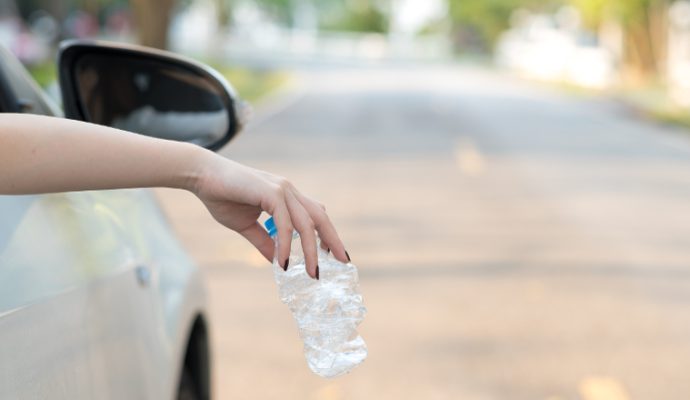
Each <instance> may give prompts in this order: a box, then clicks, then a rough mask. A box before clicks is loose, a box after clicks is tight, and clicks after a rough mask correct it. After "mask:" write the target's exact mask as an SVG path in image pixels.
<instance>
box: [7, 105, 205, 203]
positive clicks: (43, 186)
mask: <svg viewBox="0 0 690 400" xmlns="http://www.w3.org/2000/svg"><path fill="white" fill-rule="evenodd" d="M208 156H209V152H208V151H207V150H204V149H202V148H200V147H198V146H195V145H191V144H187V143H180V142H174V141H167V140H161V139H153V138H149V137H146V136H142V135H136V134H133V133H129V132H125V131H121V130H117V129H112V128H108V127H104V126H100V125H93V124H86V123H83V122H77V121H72V120H67V119H61V118H51V117H42V116H36V115H24V114H0V194H32V193H51V192H65V191H79V190H101V189H120V188H132V187H154V186H164V187H175V188H183V189H192V188H193V187H194V185H195V182H196V179H197V178H198V175H199V173H200V169H199V168H200V165H201V164H202V159H203V158H205V157H208Z"/></svg>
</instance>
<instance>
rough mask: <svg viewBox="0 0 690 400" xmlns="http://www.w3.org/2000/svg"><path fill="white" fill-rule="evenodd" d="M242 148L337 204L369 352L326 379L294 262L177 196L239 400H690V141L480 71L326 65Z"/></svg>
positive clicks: (239, 144)
mask: <svg viewBox="0 0 690 400" xmlns="http://www.w3.org/2000/svg"><path fill="white" fill-rule="evenodd" d="M222 154H224V155H226V156H228V157H230V158H232V159H234V160H237V161H239V162H242V163H246V164H249V165H251V166H254V167H257V168H261V169H265V170H269V171H273V172H276V173H279V174H281V175H284V176H286V177H288V178H289V179H291V180H292V181H293V182H294V183H295V184H296V185H297V186H298V187H299V188H301V189H302V191H304V192H305V193H308V194H310V195H312V196H313V197H315V198H318V199H319V200H321V201H322V202H323V203H325V204H326V206H327V209H328V212H329V215H330V216H331V219H332V220H333V221H334V222H335V223H336V225H337V227H338V229H339V232H340V235H341V237H342V238H343V239H344V241H345V243H346V246H347V249H348V251H349V253H350V255H351V256H352V259H353V262H354V263H355V264H356V265H357V266H358V267H359V269H360V278H361V289H362V291H363V294H364V299H365V304H366V306H367V307H368V310H369V313H368V315H367V318H366V319H365V321H364V323H363V324H362V325H361V330H360V332H361V334H362V335H363V337H364V339H365V340H366V342H367V344H368V346H369V358H368V359H367V360H366V361H365V362H364V364H362V365H361V366H360V367H358V368H357V369H355V370H354V371H353V372H352V373H350V374H349V375H347V376H345V377H341V378H336V379H330V380H328V379H322V378H319V377H317V376H315V375H313V374H312V373H311V372H310V371H309V370H308V368H307V366H306V363H305V361H304V358H303V355H302V351H301V343H300V340H299V338H298V336H297V332H296V327H295V325H294V322H293V321H292V320H291V316H290V314H289V311H288V310H287V308H286V307H285V306H284V305H283V304H282V303H280V301H279V300H278V298H277V291H276V288H275V284H274V282H273V278H272V271H271V269H270V268H269V266H268V265H267V264H268V263H266V262H265V261H264V260H262V259H261V257H260V256H259V255H258V253H257V252H256V251H255V250H253V249H252V248H251V246H249V245H248V244H247V243H245V242H244V241H243V240H242V239H241V238H240V237H239V236H238V235H236V234H234V233H232V232H229V231H227V230H225V229H224V228H222V227H220V226H218V225H216V224H215V223H214V222H213V221H212V220H211V218H210V217H209V216H208V215H207V213H206V211H205V210H204V209H203V207H202V206H201V204H200V203H199V202H198V201H197V200H196V199H194V198H193V197H192V196H191V195H189V194H186V193H183V192H179V191H174V190H159V191H158V193H159V195H160V196H161V199H162V200H163V203H164V204H165V206H166V208H167V209H168V214H169V215H170V217H171V219H172V222H173V224H174V226H175V228H176V230H177V232H178V234H179V236H180V238H181V240H182V241H183V243H184V244H185V246H186V247H187V248H188V249H189V251H190V252H191V254H192V255H193V256H194V258H195V259H196V260H197V261H198V262H199V264H200V265H201V267H202V269H203V271H204V273H205V276H206V280H207V282H208V288H209V295H210V301H211V313H212V316H211V318H212V320H213V326H212V333H213V338H212V342H213V346H214V348H213V357H214V391H215V395H216V397H215V398H217V399H276V398H281V399H324V400H334V399H511V400H512V399H516V400H521V399H549V400H555V399H584V400H625V399H685V398H688V397H690V379H688V373H687V371H688V370H690V135H688V133H687V132H683V131H680V130H677V129H676V128H671V127H665V126H661V125H658V124H655V123H652V122H649V121H645V120H642V119H640V118H639V117H638V116H637V115H636V114H635V113H632V112H630V111H629V110H628V109H626V108H625V107H623V106H621V105H620V104H617V103H614V102H611V101H607V100H604V99H597V98H591V97H573V96H572V95H568V94H564V93H560V92H558V91H556V90H555V89H550V88H548V87H543V86H535V85H534V84H530V83H527V82H523V81H519V80H516V79H513V78H511V77H507V76H503V75H500V74H498V73H496V72H492V71H488V70H482V69H479V68H474V67H468V66H416V67H412V66H398V67H381V68H341V69H330V70H327V69H323V70H317V69H314V70H308V71H302V72H300V73H299V74H298V78H297V80H296V81H295V83H294V84H293V85H292V86H291V87H290V88H289V89H287V90H285V91H283V92H282V93H281V94H280V95H279V96H276V97H275V98H273V99H272V100H269V101H268V102H267V103H265V104H264V105H262V106H260V107H258V108H257V113H256V118H255V122H254V123H253V124H252V125H250V126H249V127H248V129H247V130H246V131H245V132H243V133H242V134H241V135H240V136H239V137H237V138H236V139H235V140H234V141H233V142H231V143H230V144H229V145H228V146H227V148H225V149H224V150H223V151H222Z"/></svg>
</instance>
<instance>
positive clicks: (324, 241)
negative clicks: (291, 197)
mask: <svg viewBox="0 0 690 400" xmlns="http://www.w3.org/2000/svg"><path fill="white" fill-rule="evenodd" d="M295 196H296V197H297V198H298V199H299V200H300V203H301V204H302V206H303V207H304V208H305V209H306V210H307V212H308V213H309V215H310V216H311V219H312V221H313V223H314V227H315V228H316V231H317V232H319V237H320V238H321V247H322V248H324V249H330V250H331V252H332V253H333V255H334V256H335V258H336V259H338V261H340V262H344V263H347V262H350V257H349V255H348V254H347V252H346V251H345V245H343V242H342V241H341V240H340V237H339V236H338V232H337V231H336V230H335V226H333V223H332V222H331V220H330V218H328V214H326V212H325V207H324V206H323V205H322V204H320V203H318V202H316V201H314V200H312V199H310V198H309V197H307V196H304V195H302V194H301V193H296V194H295Z"/></svg>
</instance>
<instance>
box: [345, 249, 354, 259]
mask: <svg viewBox="0 0 690 400" xmlns="http://www.w3.org/2000/svg"><path fill="white" fill-rule="evenodd" d="M345 255H346V256H347V261H348V262H349V261H352V260H350V255H349V254H347V250H345Z"/></svg>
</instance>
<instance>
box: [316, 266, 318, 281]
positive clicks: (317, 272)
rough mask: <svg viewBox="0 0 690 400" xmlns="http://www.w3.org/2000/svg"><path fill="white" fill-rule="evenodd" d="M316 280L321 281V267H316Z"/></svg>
mask: <svg viewBox="0 0 690 400" xmlns="http://www.w3.org/2000/svg"><path fill="white" fill-rule="evenodd" d="M316 280H317V281H318V280H319V266H318V265H317V266H316Z"/></svg>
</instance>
